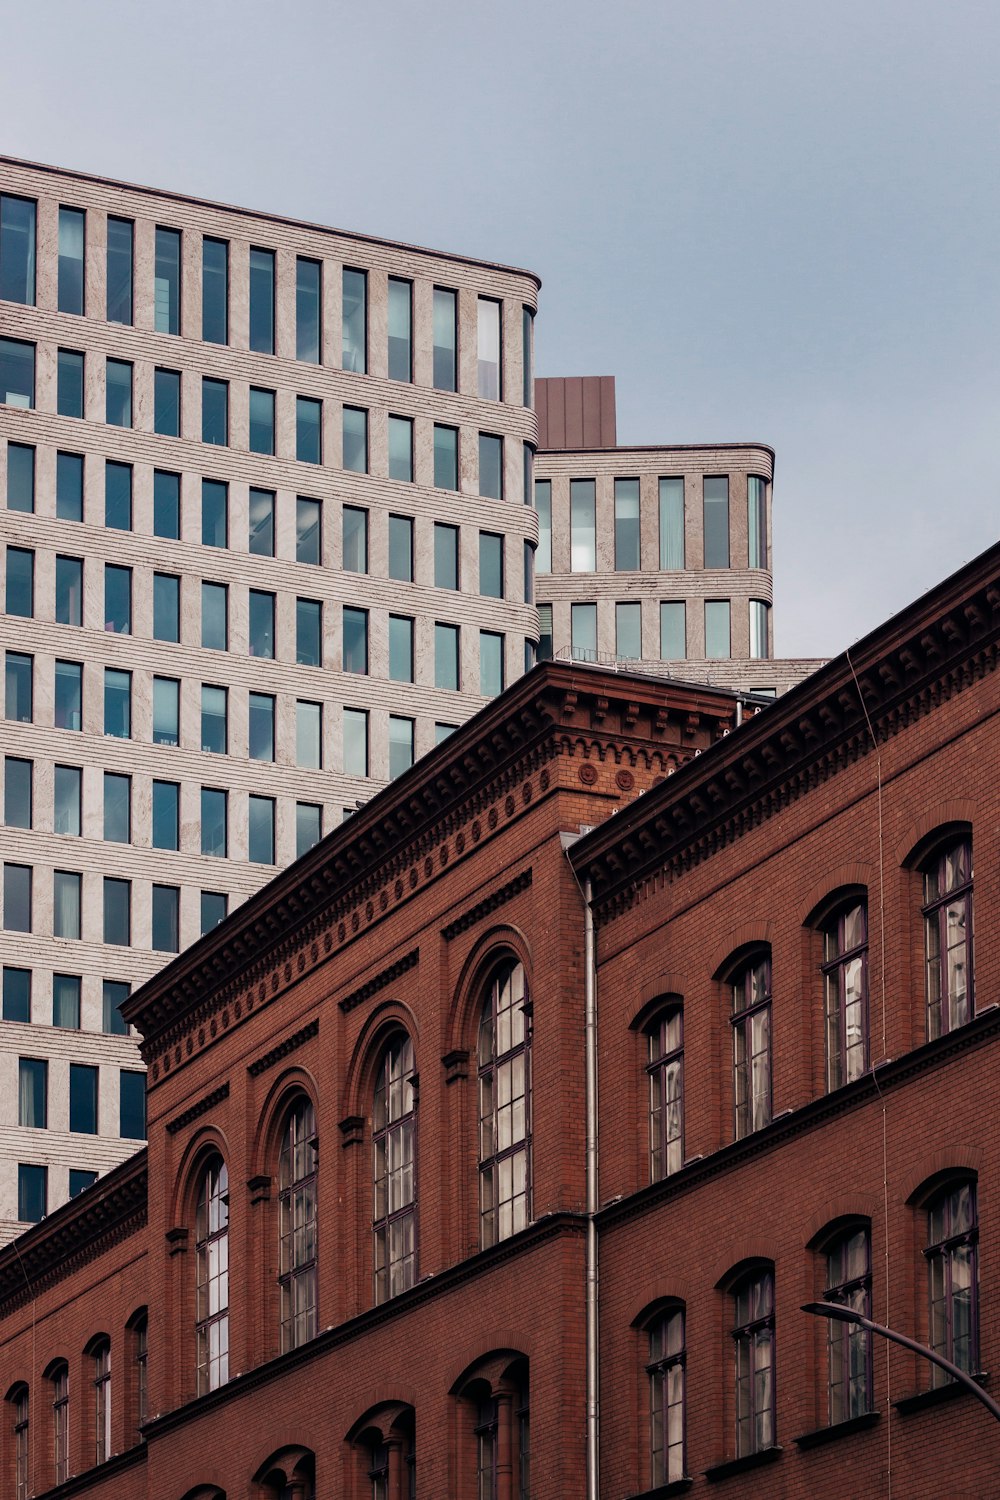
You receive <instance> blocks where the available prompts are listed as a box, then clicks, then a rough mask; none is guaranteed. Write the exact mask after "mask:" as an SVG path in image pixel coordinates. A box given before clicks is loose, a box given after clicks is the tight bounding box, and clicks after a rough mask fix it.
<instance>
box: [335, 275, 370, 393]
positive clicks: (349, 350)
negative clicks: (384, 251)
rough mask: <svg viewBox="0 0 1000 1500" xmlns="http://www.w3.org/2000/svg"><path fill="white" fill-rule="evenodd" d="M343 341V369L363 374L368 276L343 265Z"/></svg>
mask: <svg viewBox="0 0 1000 1500" xmlns="http://www.w3.org/2000/svg"><path fill="white" fill-rule="evenodd" d="M343 288H344V300H343V323H342V328H343V342H342V350H341V357H342V363H343V367H344V369H345V370H353V371H354V372H355V374H358V375H364V374H365V372H366V371H367V369H368V278H367V276H366V275H365V273H364V271H352V270H349V269H348V268H347V267H346V266H345V268H344V282H343Z"/></svg>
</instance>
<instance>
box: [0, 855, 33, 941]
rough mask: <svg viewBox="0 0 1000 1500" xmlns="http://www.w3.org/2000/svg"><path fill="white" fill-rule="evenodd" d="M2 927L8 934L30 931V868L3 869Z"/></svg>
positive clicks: (21, 866) (28, 866)
mask: <svg viewBox="0 0 1000 1500" xmlns="http://www.w3.org/2000/svg"><path fill="white" fill-rule="evenodd" d="M3 925H4V926H5V927H6V929H7V931H8V932H30V931H31V866H30V865H7V864H5V865H4V867H3Z"/></svg>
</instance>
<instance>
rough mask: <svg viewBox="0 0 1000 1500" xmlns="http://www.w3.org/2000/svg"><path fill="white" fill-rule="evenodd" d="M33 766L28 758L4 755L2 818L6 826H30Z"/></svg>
mask: <svg viewBox="0 0 1000 1500" xmlns="http://www.w3.org/2000/svg"><path fill="white" fill-rule="evenodd" d="M32 772H33V766H32V763H31V761H30V760H19V759H15V758H14V756H12V755H8V756H5V757H4V781H3V820H4V822H5V823H6V824H7V827H8V828H30V827H31V812H32V807H31V803H32V795H31V794H32V782H33V780H34V777H33V774H32Z"/></svg>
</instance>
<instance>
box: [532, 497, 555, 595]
mask: <svg viewBox="0 0 1000 1500" xmlns="http://www.w3.org/2000/svg"><path fill="white" fill-rule="evenodd" d="M535 510H536V511H537V512H538V551H537V553H536V556H535V568H536V570H537V571H538V572H539V573H551V572H552V481H551V479H536V480H535Z"/></svg>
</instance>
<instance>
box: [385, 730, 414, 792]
mask: <svg viewBox="0 0 1000 1500" xmlns="http://www.w3.org/2000/svg"><path fill="white" fill-rule="evenodd" d="M412 765H413V720H412V719H402V718H399V717H398V716H397V715H396V714H390V715H389V776H390V778H391V777H394V776H401V775H402V774H403V772H404V771H408V770H409V768H410V766H412Z"/></svg>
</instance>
